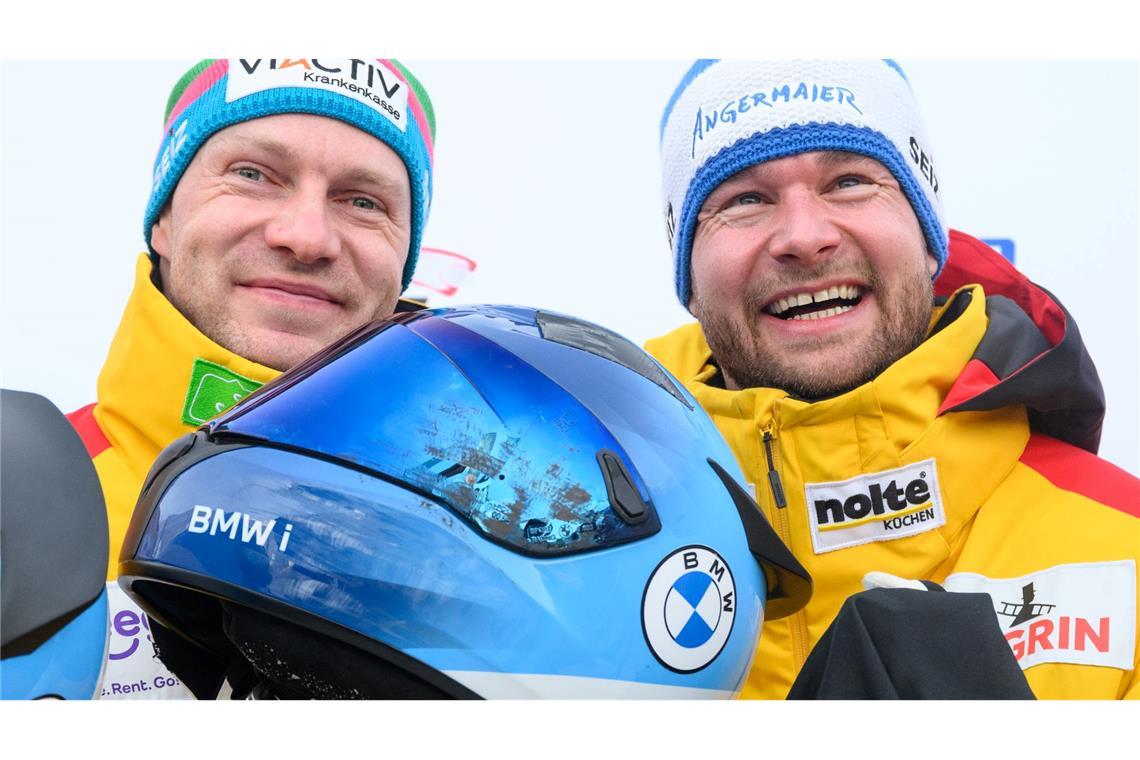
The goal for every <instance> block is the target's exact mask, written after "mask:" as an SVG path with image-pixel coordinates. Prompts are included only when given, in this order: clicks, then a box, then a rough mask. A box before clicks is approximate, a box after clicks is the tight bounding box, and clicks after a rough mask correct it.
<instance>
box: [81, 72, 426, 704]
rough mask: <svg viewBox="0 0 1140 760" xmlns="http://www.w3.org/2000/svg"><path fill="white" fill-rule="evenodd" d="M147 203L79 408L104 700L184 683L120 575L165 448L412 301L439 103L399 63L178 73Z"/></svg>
mask: <svg viewBox="0 0 1140 760" xmlns="http://www.w3.org/2000/svg"><path fill="white" fill-rule="evenodd" d="M155 116H156V119H155V121H156V130H155V131H156V136H157V137H158V138H159V144H158V151H157V153H156V156H155V162H154V169H153V173H152V176H151V180H152V182H151V193H150V198H149V200H148V202H147V207H146V209H145V211H144V212H143V214H142V221H143V226H142V232H143V236H144V239H145V241H146V245H147V250H146V252H145V253H141V254H140V255H139V256H138V257H137V259H136V260H135V267H134V270H135V283H134V288H133V290H132V292H131V295H130V298H129V300H128V302H127V305H126V307H125V309H124V313H123V317H122V321H121V322H120V325H119V328H118V330H117V331H116V333H115V337H114V339H113V341H112V343H111V347H110V351H109V353H108V356H107V360H106V362H105V363H104V365H103V369H102V371H101V372H100V374H99V382H98V400H97V402H96V403H93V404H90V405H88V406H85V407H83V408H82V409H79V410H76V411H75V412H73V413H71V414H70V415H68V418H69V419H70V420H71V422H72V425H73V426H74V427H75V428H76V430H77V431H78V432H79V434H80V436H81V437H82V439H83V442H84V444H85V445H86V448H87V452H88V453H89V454H90V456H91V458H92V460H93V461H94V464H95V468H96V471H97V472H98V475H99V480H100V483H101V484H102V487H103V495H104V499H105V501H106V505H107V518H108V523H109V528H110V553H109V567H108V571H107V572H108V579H109V580H111V581H112V582H111V583H110V584H109V589H110V593H111V604H112V612H111V617H112V623H113V627H112V636H111V641H110V648H109V652H108V663H107V674H106V679H105V688H104V694H103V696H104V697H109V698H115V697H119V696H123V697H130V698H163V697H169V696H185V695H186V694H187V692H186V691H185V690H184V689H182V688H181V687H180V684H178V683H177V681H176V680H175V679H173V678H172V677H170V676H169V674H166V673H165V671H162V672H153V671H154V668H155V667H156V664H155V663H157V660H155V659H154V657H153V648H152V646H151V645H150V643H149V632H148V631H147V629H146V625H147V621H146V618H145V617H143V616H142V615H141V613H140V612H139V610H138V608H137V607H135V606H134V605H133V603H131V602H130V600H128V599H127V598H126V597H125V596H124V595H122V593H121V592H120V591H119V589H118V587H117V585H116V584H115V583H114V582H113V581H114V578H115V577H116V576H117V574H118V560H119V550H120V547H121V546H122V542H123V538H124V535H125V532H126V530H127V526H128V524H129V522H130V518H131V514H132V513H133V511H134V507H135V502H136V500H137V499H138V495H139V490H140V488H141V486H142V483H143V480H144V478H145V477H146V474H147V471H148V470H149V469H150V467H151V464H152V462H153V461H154V459H155V457H156V456H157V455H158V453H159V452H160V451H162V449H163V448H164V447H166V446H167V445H168V444H169V443H170V442H171V441H173V440H175V439H176V438H178V437H179V436H183V435H185V434H187V433H189V432H192V431H193V430H195V429H196V428H198V427H199V426H200V425H202V424H203V423H205V422H206V421H208V420H209V419H211V418H212V417H214V416H216V415H217V414H219V413H221V412H223V411H225V410H226V409H228V408H229V407H230V406H232V405H233V404H235V403H237V402H238V401H240V400H241V399H242V398H244V397H245V396H248V395H249V394H250V393H252V392H253V391H255V390H256V389H257V388H259V387H260V386H261V385H262V384H264V383H266V382H269V381H270V380H272V379H274V378H275V377H277V376H278V375H279V374H280V372H282V371H284V370H287V369H290V368H291V367H293V366H295V365H297V364H298V363H300V362H301V361H302V360H303V359H305V358H306V357H308V356H309V355H311V354H313V353H315V352H317V351H318V350H320V349H321V348H323V347H324V346H326V345H328V344H329V343H332V342H333V341H335V340H337V339H338V338H341V337H342V336H344V335H346V334H348V333H350V332H352V331H353V330H355V329H356V328H358V327H360V326H361V325H363V324H366V323H368V322H370V321H372V320H374V319H382V318H386V317H389V316H391V315H392V313H393V312H394V311H398V310H404V309H413V308H416V306H414V305H411V304H401V302H400V301H399V297H400V294H401V293H402V292H403V291H404V290H405V289H406V288H407V287H408V285H409V283H410V282H411V279H412V275H413V272H414V271H415V267H416V261H417V257H418V254H419V250H420V242H421V239H422V234H423V229H424V225H425V224H426V222H427V218H428V212H429V209H430V207H431V197H432V187H433V185H432V178H433V155H434V153H433V148H434V141H435V114H434V110H433V108H432V104H431V100H430V99H429V97H428V95H427V92H426V91H425V90H424V88H423V87H422V86H421V84H420V82H419V81H418V80H417V79H416V78H415V76H413V75H412V73H411V72H410V71H408V70H407V69H406V68H405V67H404V66H403V65H402V64H400V63H399V62H397V61H394V60H391V59H361V58H354V59H331V58H292V59H287V58H234V59H217V60H213V59H210V60H204V61H200V62H199V63H197V64H195V65H194V66H192V67H191V68H190V69H189V70H188V71H187V72H186V73H185V74H184V75H183V76H182V77H181V79H179V81H178V82H177V83H175V85H174V87H173V89H172V91H171V93H170V96H169V98H168V100H167V105H166V111H165V114H163V117H162V122H161V125H162V129H161V131H159V130H158V129H157V126H158V118H157V117H158V114H156V115H155Z"/></svg>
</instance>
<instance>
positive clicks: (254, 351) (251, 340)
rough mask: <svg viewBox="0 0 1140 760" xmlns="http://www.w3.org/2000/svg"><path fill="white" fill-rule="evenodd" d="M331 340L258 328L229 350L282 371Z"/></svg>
mask: <svg viewBox="0 0 1140 760" xmlns="http://www.w3.org/2000/svg"><path fill="white" fill-rule="evenodd" d="M333 340H334V339H332V338H330V339H325V338H312V337H308V336H303V335H295V334H292V333H285V332H279V331H275V330H259V331H257V333H256V334H254V335H246V336H244V340H242V341H241V346H240V348H239V349H237V350H235V349H232V348H231V349H230V350H231V351H234V353H236V354H238V355H239V356H241V357H242V358H245V359H248V360H250V361H251V362H256V363H258V364H260V365H262V366H263V367H269V368H270V369H275V370H278V371H279V372H284V371H286V370H289V369H292V368H293V367H295V366H297V365H298V364H300V363H301V362H303V361H304V360H305V359H307V358H309V357H310V356H312V355H313V354H315V353H316V352H317V351H320V350H321V349H322V348H324V347H325V346H326V345H328V344H329V343H332V342H333Z"/></svg>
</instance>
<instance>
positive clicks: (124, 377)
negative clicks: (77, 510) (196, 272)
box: [68, 254, 279, 580]
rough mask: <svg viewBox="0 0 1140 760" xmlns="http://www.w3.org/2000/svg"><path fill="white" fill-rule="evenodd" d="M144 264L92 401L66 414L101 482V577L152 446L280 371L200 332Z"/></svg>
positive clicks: (115, 562) (156, 448)
mask: <svg viewBox="0 0 1140 760" xmlns="http://www.w3.org/2000/svg"><path fill="white" fill-rule="evenodd" d="M151 269H152V267H151V263H150V260H149V259H148V258H147V257H146V255H145V254H143V255H140V256H139V258H138V261H137V263H136V265H135V285H134V289H133V290H132V292H131V296H130V299H129V300H128V301H127V306H126V309H125V310H124V311H123V318H122V321H121V322H120V323H119V328H118V330H117V331H116V332H115V337H114V340H112V342H111V350H110V353H109V354H108V356H107V361H106V362H105V363H104V365H103V369H102V371H101V372H100V373H99V383H98V386H97V398H98V400H97V401H96V403H94V404H91V405H89V406H85V407H83V408H82V409H79V410H76V411H75V412H72V413H71V414H69V415H68V418H69V419H70V420H71V422H72V424H73V425H74V426H75V428H76V430H78V431H79V434H80V437H82V438H83V442H84V444H86V446H87V451H88V453H89V454H91V457H92V459H93V460H94V462H95V469H96V471H97V472H98V473H99V480H100V482H101V483H102V485H103V498H104V499H105V500H106V502H107V520H108V523H109V527H110V531H111V546H110V549H111V551H110V563H109V565H108V568H107V578H108V580H113V579H114V578H115V577H116V576H118V574H119V573H118V568H119V550H120V549H121V548H122V544H123V537H124V535H125V534H126V531H127V525H128V524H129V523H130V520H131V513H132V512H133V511H134V508H135V501H136V500H137V499H138V495H139V490H140V489H141V488H142V483H143V479H144V478H145V477H146V474H147V471H148V470H149V469H150V465H151V463H152V462H153V461H154V458H155V457H156V456H158V452H160V451H161V450H162V449H163V448H165V447H166V445H167V444H169V443H170V442H171V441H173V440H174V439H175V438H178V437H179V436H181V435H184V434H186V433H189V432H192V431H193V430H195V429H196V428H197V427H198V426H199V425H200V424H201V423H202V422H205V421H206V419H208V418H209V417H212V416H214V415H215V414H218V413H220V412H221V411H223V410H224V409H225V408H228V407H229V406H232V405H233V404H234V403H236V401H237V400H238V399H240V398H244V397H245V396H247V395H249V394H250V393H252V392H253V391H254V390H256V389H257V388H258V387H260V386H261V385H262V384H264V383H266V382H268V381H269V380H271V379H273V378H274V377H276V376H277V375H278V374H279V373H278V372H277V371H276V370H272V369H269V368H268V367H263V366H262V365H260V364H256V363H254V362H251V361H249V360H247V359H243V358H241V357H240V356H238V355H236V354H234V353H231V352H230V351H227V350H226V349H224V348H222V347H221V346H219V345H218V344H216V343H214V342H213V341H212V340H210V339H209V338H207V337H206V336H205V335H203V334H202V333H200V332H199V331H198V329H197V328H196V327H194V326H193V325H192V324H190V323H189V322H188V321H186V318H185V317H183V316H182V314H180V313H179V312H178V310H177V309H175V308H174V306H172V305H171V303H170V302H169V301H168V300H166V296H164V295H163V294H162V293H161V292H160V291H159V290H158V288H157V287H155V285H154V283H153V282H152V281H151ZM219 404H222V405H223V406H222V407H221V408H219V406H218V405H219Z"/></svg>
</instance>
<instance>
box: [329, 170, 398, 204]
mask: <svg viewBox="0 0 1140 760" xmlns="http://www.w3.org/2000/svg"><path fill="white" fill-rule="evenodd" d="M337 179H338V181H339V182H347V183H350V184H356V185H367V186H372V187H376V188H379V189H380V190H381V191H383V192H388V193H393V194H396V195H398V196H401V197H402V196H403V195H404V193H405V191H404V183H402V182H400V181H398V180H395V179H392V178H391V177H389V176H387V175H386V174H378V173H377V172H374V171H372V170H370V169H365V168H364V167H356V168H352V169H349V170H347V171H345V172H344V173H343V174H341V175H339V176H338V178H337Z"/></svg>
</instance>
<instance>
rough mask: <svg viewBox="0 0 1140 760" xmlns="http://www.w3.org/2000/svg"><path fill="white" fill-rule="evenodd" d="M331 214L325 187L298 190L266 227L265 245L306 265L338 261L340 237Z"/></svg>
mask: <svg viewBox="0 0 1140 760" xmlns="http://www.w3.org/2000/svg"><path fill="white" fill-rule="evenodd" d="M330 212H331V209H330V207H329V200H328V197H327V195H326V193H325V190H324V188H321V187H316V186H303V187H298V188H297V189H296V190H294V192H293V193H292V194H291V195H290V196H289V198H288V199H286V200H285V201H283V202H282V203H281V205H280V206H279V207H278V208H277V209H276V211H275V213H274V215H273V218H272V219H270V221H269V223H268V224H266V227H265V242H266V243H267V244H268V245H269V247H270V248H273V249H274V250H286V251H289V252H290V253H292V254H293V256H294V257H295V258H297V260H299V261H301V262H304V263H306V264H311V263H314V262H316V261H319V260H321V259H331V258H335V257H336V255H337V253H338V252H339V250H340V238H339V236H338V235H337V232H336V227H335V225H334V223H333V220H332V218H331V216H330Z"/></svg>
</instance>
